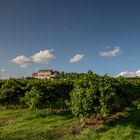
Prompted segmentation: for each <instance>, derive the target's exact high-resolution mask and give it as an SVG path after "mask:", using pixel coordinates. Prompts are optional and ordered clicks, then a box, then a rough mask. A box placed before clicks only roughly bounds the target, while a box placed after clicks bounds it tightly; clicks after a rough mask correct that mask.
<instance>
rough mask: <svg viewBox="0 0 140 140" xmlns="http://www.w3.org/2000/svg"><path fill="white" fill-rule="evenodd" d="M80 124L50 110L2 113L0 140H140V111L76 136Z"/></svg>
mask: <svg viewBox="0 0 140 140" xmlns="http://www.w3.org/2000/svg"><path fill="white" fill-rule="evenodd" d="M77 121H78V120H76V119H75V118H73V117H72V115H70V113H67V112H58V113H49V112H48V111H47V110H28V109H18V110H0V140H125V139H127V140H140V111H139V110H132V111H129V112H128V113H120V114H117V115H114V117H113V116H112V117H111V118H110V119H109V120H108V121H106V123H105V124H103V125H99V126H98V128H97V129H96V130H95V129H92V128H91V126H88V127H86V128H85V129H84V130H83V131H82V132H81V133H80V134H76V135H73V134H72V133H71V128H72V126H73V125H75V124H76V123H77Z"/></svg>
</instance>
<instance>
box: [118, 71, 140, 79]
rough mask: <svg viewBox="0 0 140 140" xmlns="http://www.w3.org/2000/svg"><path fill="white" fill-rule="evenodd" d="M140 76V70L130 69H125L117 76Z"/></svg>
mask: <svg viewBox="0 0 140 140" xmlns="http://www.w3.org/2000/svg"><path fill="white" fill-rule="evenodd" d="M119 76H122V77H140V70H138V71H135V72H129V71H125V72H121V73H120V74H118V75H116V77H119Z"/></svg>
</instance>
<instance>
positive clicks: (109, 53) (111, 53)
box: [99, 47, 121, 57]
mask: <svg viewBox="0 0 140 140" xmlns="http://www.w3.org/2000/svg"><path fill="white" fill-rule="evenodd" d="M120 53H121V49H120V47H115V48H114V49H113V50H109V51H102V52H99V55H101V56H103V57H115V56H118V55H120Z"/></svg>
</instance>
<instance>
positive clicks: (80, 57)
mask: <svg viewBox="0 0 140 140" xmlns="http://www.w3.org/2000/svg"><path fill="white" fill-rule="evenodd" d="M83 58H84V55H83V54H77V55H75V56H74V57H73V58H71V59H70V63H75V62H79V61H80V60H82V59H83Z"/></svg>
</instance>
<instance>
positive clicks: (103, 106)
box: [0, 70, 140, 117]
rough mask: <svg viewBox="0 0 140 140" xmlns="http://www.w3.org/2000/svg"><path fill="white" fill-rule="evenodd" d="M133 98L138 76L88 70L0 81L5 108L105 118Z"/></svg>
mask: <svg viewBox="0 0 140 140" xmlns="http://www.w3.org/2000/svg"><path fill="white" fill-rule="evenodd" d="M135 99H140V79H138V78H129V79H128V78H122V77H119V78H112V77H109V76H107V75H104V76H99V75H97V74H94V73H93V72H92V71H91V70H89V71H88V73H87V74H83V73H80V74H78V73H64V72H63V73H61V76H60V77H59V78H58V79H53V80H40V79H32V78H27V79H9V80H0V105H3V106H7V107H8V106H17V105H18V106H22V105H26V106H27V107H29V108H32V109H36V108H49V109H70V110H71V112H72V113H73V114H74V115H75V116H82V117H89V116H91V115H94V116H96V115H97V114H100V115H101V116H102V117H106V116H108V115H109V114H110V113H112V112H114V111H118V110H120V111H121V110H123V109H124V108H126V107H129V106H131V105H132V101H134V100H135ZM138 108H139V105H138Z"/></svg>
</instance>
